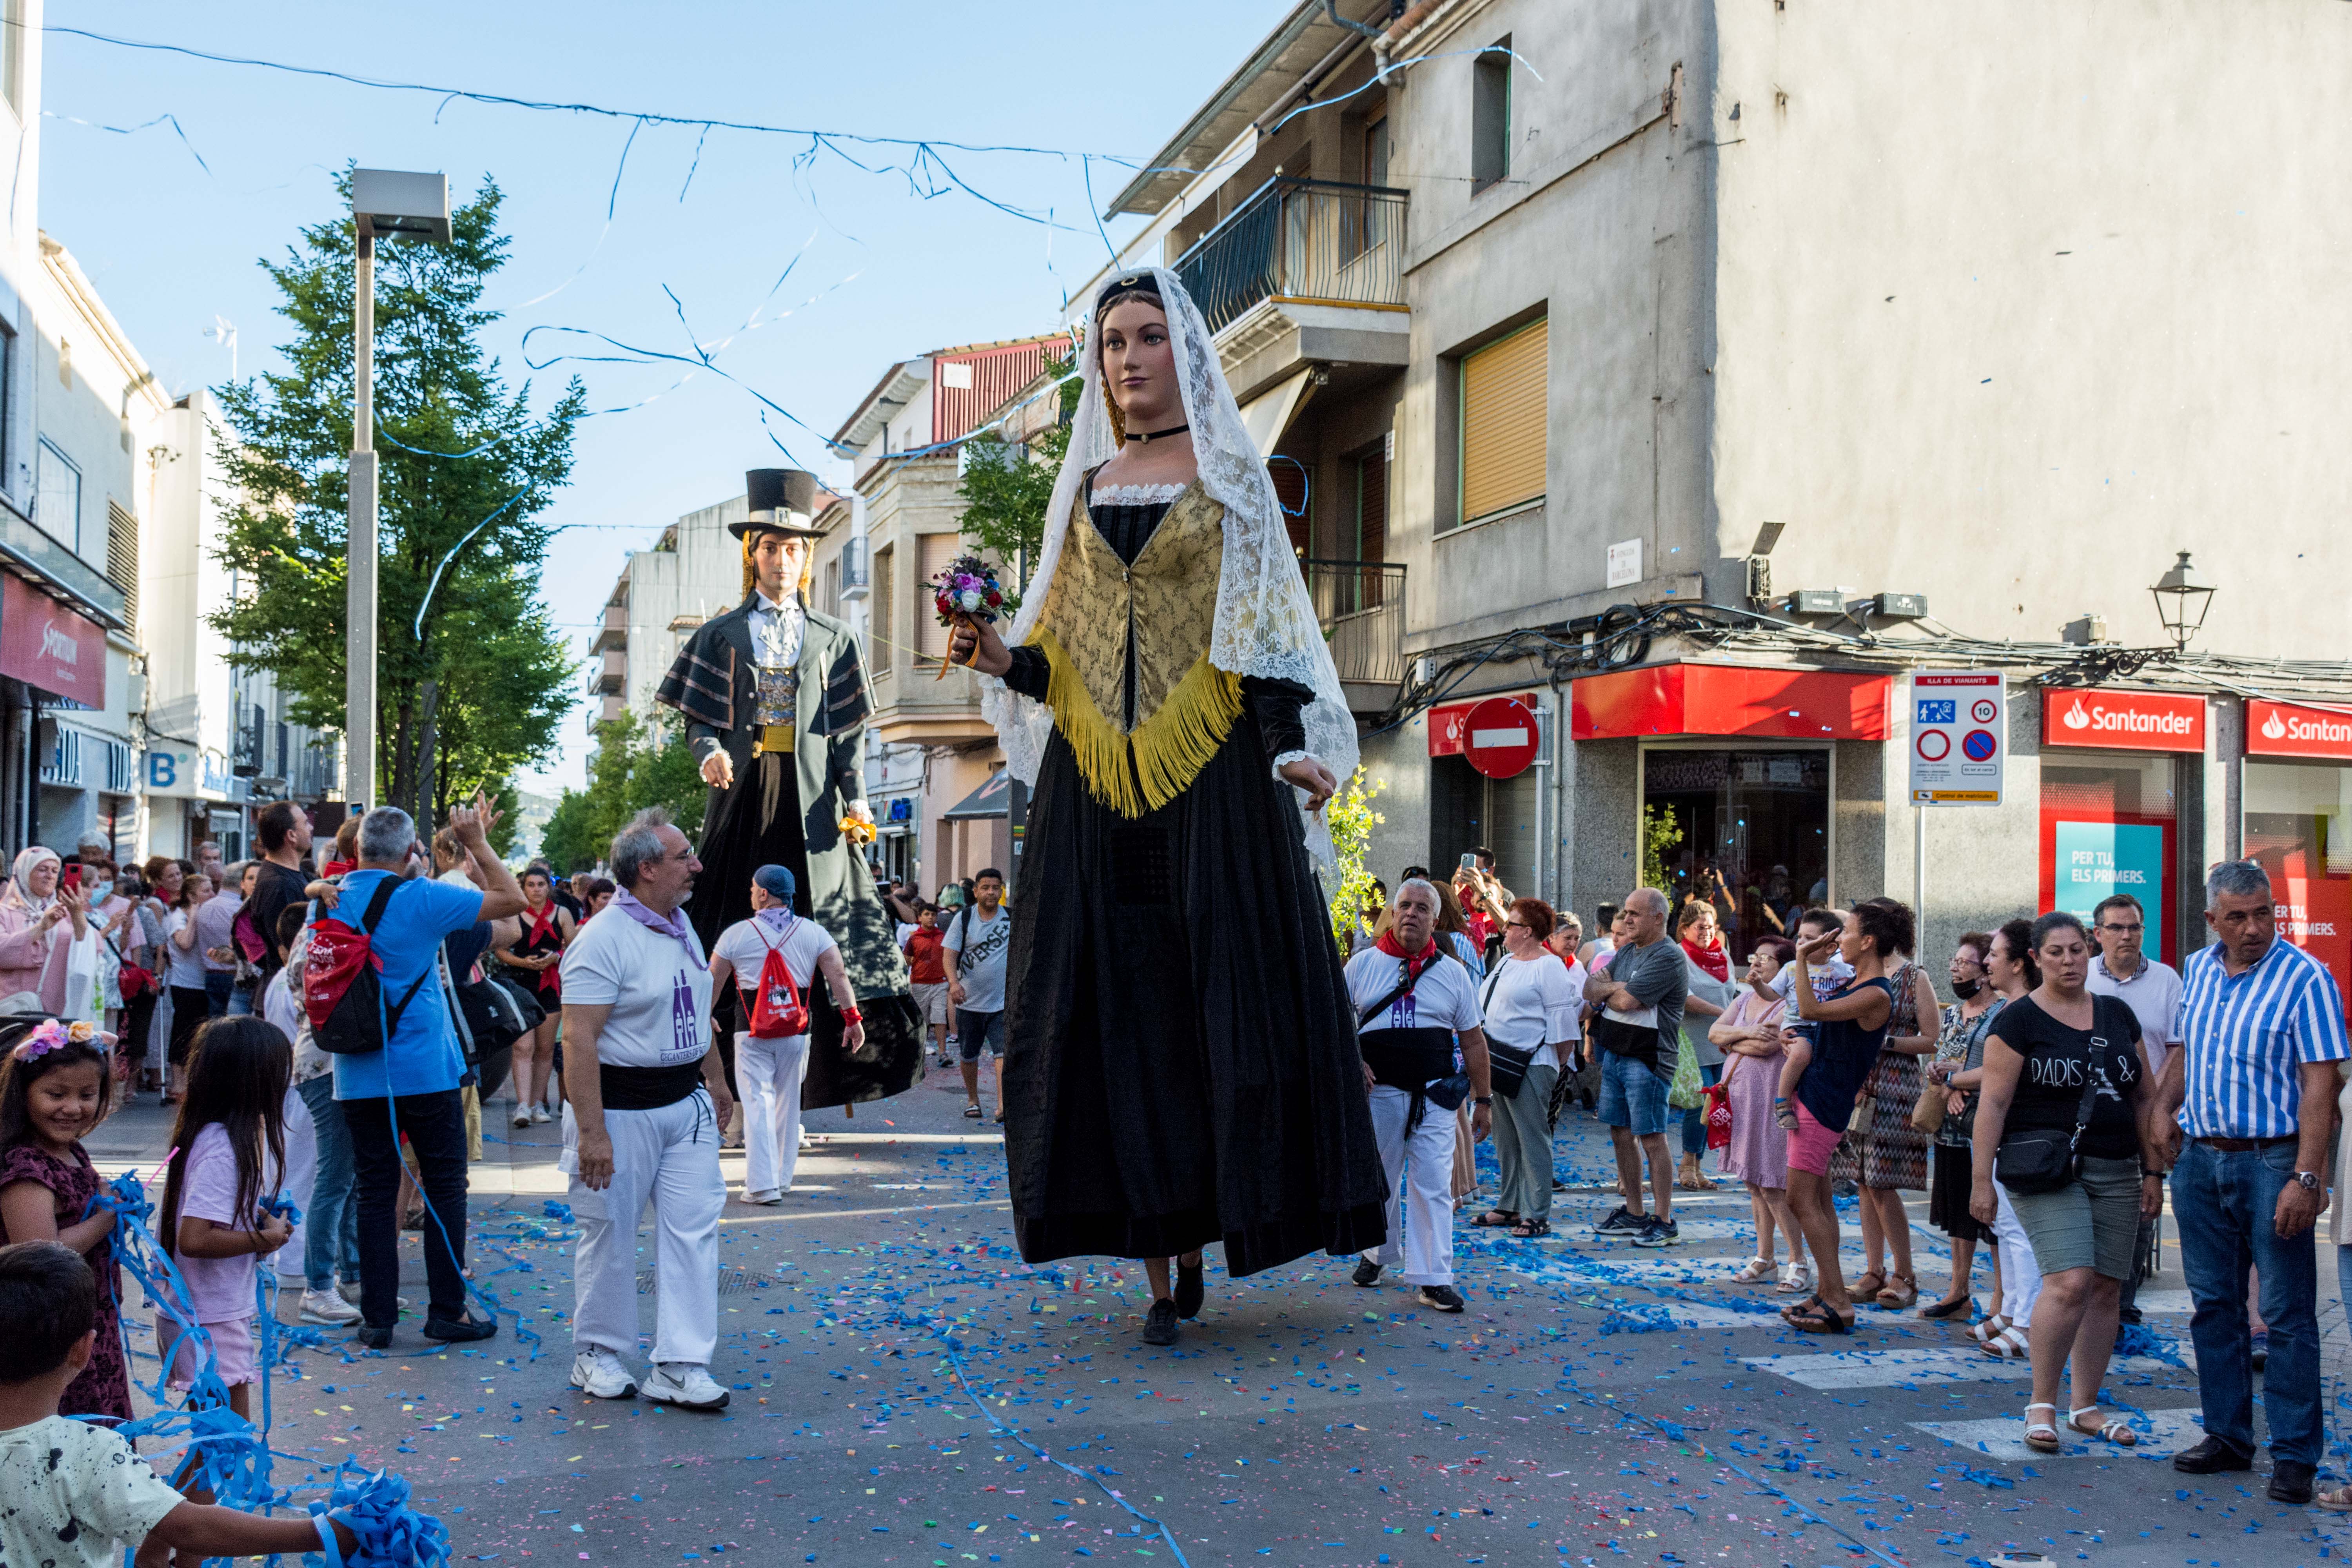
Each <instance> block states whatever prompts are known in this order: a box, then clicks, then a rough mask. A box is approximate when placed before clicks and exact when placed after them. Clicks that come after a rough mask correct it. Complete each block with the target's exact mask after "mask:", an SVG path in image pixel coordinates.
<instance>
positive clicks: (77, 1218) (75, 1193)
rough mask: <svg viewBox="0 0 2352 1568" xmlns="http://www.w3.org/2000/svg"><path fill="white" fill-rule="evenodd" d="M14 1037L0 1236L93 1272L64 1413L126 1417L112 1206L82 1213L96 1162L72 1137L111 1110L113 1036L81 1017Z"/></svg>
mask: <svg viewBox="0 0 2352 1568" xmlns="http://www.w3.org/2000/svg"><path fill="white" fill-rule="evenodd" d="M10 1032H13V1033H14V1034H15V1035H16V1038H15V1040H14V1042H13V1044H12V1045H10V1046H9V1047H7V1049H6V1053H5V1056H0V1243H13V1242H19V1241H56V1242H61V1243H63V1244H64V1245H65V1246H67V1247H71V1248H72V1249H73V1250H74V1251H76V1252H78V1253H79V1254H81V1256H82V1258H84V1259H85V1260H86V1261H87V1262H88V1263H89V1268H90V1272H91V1273H92V1274H93V1275H95V1276H96V1277H97V1279H98V1322H97V1329H98V1337H97V1340H96V1342H94V1344H93V1345H92V1348H91V1351H90V1357H89V1365H88V1366H86V1367H84V1368H83V1369H82V1371H81V1373H80V1374H79V1375H78V1376H77V1377H75V1378H74V1380H73V1381H72V1382H71V1383H69V1384H67V1385H66V1391H65V1394H64V1397H63V1399H62V1401H61V1404H62V1406H63V1408H64V1410H65V1412H66V1414H68V1415H106V1416H111V1417H113V1418H114V1419H116V1420H121V1421H128V1420H130V1419H131V1373H130V1369H129V1368H128V1366H127V1365H125V1363H124V1362H123V1359H122V1328H121V1303H122V1287H121V1276H120V1274H119V1272H118V1271H117V1269H116V1268H115V1264H114V1243H113V1239H112V1236H113V1231H114V1212H113V1211H112V1210H111V1209H100V1210H98V1211H97V1212H95V1213H94V1214H90V1215H89V1218H87V1219H85V1218H83V1217H82V1216H83V1215H84V1214H86V1213H89V1200H90V1199H91V1198H92V1197H93V1196H95V1195H96V1194H97V1192H98V1188H99V1176H98V1168H97V1167H96V1166H95V1165H93V1164H91V1163H90V1159H89V1153H88V1152H86V1151H85V1150H84V1149H83V1148H82V1146H81V1141H82V1140H83V1139H84V1138H87V1137H89V1134H90V1132H91V1131H92V1130H94V1129H95V1128H96V1127H97V1126H98V1124H99V1123H100V1122H101V1121H105V1120H106V1117H107V1113H108V1112H109V1111H110V1110H113V1108H114V1106H113V1099H114V1074H113V1072H112V1071H111V1068H112V1066H113V1064H112V1062H111V1061H110V1059H109V1057H108V1047H110V1046H111V1045H112V1044H113V1037H112V1036H110V1035H104V1034H100V1033H99V1032H98V1031H97V1030H96V1029H95V1028H93V1027H92V1026H90V1025H89V1024H87V1023H79V1024H70V1025H68V1024H62V1023H59V1022H58V1020H57V1019H55V1018H48V1019H44V1020H42V1021H41V1022H40V1023H38V1024H37V1025H35V1026H32V1027H31V1028H29V1029H27V1028H25V1027H24V1026H22V1025H21V1024H18V1025H15V1026H9V1028H8V1029H0V1040H5V1039H6V1037H7V1035H8V1033H10Z"/></svg>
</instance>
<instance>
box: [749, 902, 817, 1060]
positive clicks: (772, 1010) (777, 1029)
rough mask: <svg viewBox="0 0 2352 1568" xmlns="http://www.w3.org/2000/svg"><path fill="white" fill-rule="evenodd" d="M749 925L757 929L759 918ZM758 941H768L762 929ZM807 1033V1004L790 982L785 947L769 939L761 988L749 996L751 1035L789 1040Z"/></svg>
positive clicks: (762, 964) (761, 1038)
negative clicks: (785, 959) (785, 960)
mask: <svg viewBox="0 0 2352 1568" xmlns="http://www.w3.org/2000/svg"><path fill="white" fill-rule="evenodd" d="M752 925H753V929H755V930H758V929H759V922H758V921H753V922H752ZM760 940H761V942H768V933H767V932H766V931H764V930H761V931H760ZM808 1032H809V1010H808V1005H807V1004H806V1003H804V1002H803V1001H802V1000H801V988H800V987H799V986H798V985H795V984H793V971H792V966H791V965H789V964H787V963H785V962H784V950H783V949H782V948H781V947H778V946H777V945H776V944H775V943H774V942H768V956H767V957H766V958H764V959H761V961H760V988H759V990H758V991H756V992H754V993H753V994H752V996H751V1037H752V1038H753V1039H755V1040H788V1039H790V1038H792V1037H793V1036H794V1035H805V1034H807V1033H808Z"/></svg>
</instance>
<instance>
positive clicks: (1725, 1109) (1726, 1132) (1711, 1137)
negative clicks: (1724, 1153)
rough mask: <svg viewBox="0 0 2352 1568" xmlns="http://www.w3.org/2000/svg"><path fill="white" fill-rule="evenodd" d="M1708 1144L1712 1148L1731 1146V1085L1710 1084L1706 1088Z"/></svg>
mask: <svg viewBox="0 0 2352 1568" xmlns="http://www.w3.org/2000/svg"><path fill="white" fill-rule="evenodd" d="M1706 1146H1707V1147H1708V1148H1710V1149H1728V1148H1730V1147H1731V1086H1730V1085H1728V1084H1721V1083H1717V1084H1709V1085H1708V1086H1707V1088H1706Z"/></svg>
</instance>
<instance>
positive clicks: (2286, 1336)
mask: <svg viewBox="0 0 2352 1568" xmlns="http://www.w3.org/2000/svg"><path fill="white" fill-rule="evenodd" d="M2205 923H2206V924H2207V925H2208V926H2210V928H2212V931H2213V936H2214V941H2213V943H2212V945H2211V946H2210V947H2207V948H2205V949H2203V950H2202V951H2200V952H2196V953H2192V954H2191V955H2190V956H2189V963H2188V964H2187V966H2186V972H2185V973H2183V975H2182V976H2181V998H2180V1023H2179V1029H2178V1030H2176V1031H2175V1033H2176V1035H2177V1037H2178V1038H2179V1044H2180V1048H2179V1049H2178V1050H2176V1051H2174V1052H2172V1053H2171V1055H2170V1057H2169V1058H2168V1059H2167V1060H2166V1062H2165V1064H2164V1074H2163V1077H2162V1079H2160V1080H2159V1083H2158V1101H2157V1103H2158V1106H2159V1107H2161V1108H2163V1109H2164V1110H2167V1111H2168V1112H2170V1113H2172V1114H2173V1115H2174V1117H2175V1125H2174V1126H2172V1127H2170V1128H2168V1129H2166V1132H2167V1135H2168V1142H2170V1144H2171V1146H2172V1147H2173V1148H2174V1149H2175V1150H2177V1151H2178V1152H2177V1154H2176V1155H2175V1163H2174V1165H2173V1167H2172V1209H2173V1215H2174V1217H2175V1218H2176V1220H2177V1221H2178V1222H2179V1228H2180V1264H2181V1272H2182V1273H2183V1274H2184V1275H2186V1276H2187V1278H2188V1280H2189V1295H2190V1297H2191V1298H2192V1299H2194V1300H2195V1302H2196V1305H2197V1315H2196V1316H2195V1317H2194V1318H2193V1319H2192V1320H2190V1322H2189V1335H2190V1337H2191V1339H2192V1340H2194V1342H2196V1346H2197V1389H2198V1394H2199V1396H2200V1400H2201V1402H2202V1403H2203V1405H2204V1426H2205V1432H2206V1437H2205V1440H2204V1441H2203V1442H2201V1443H2200V1444H2198V1445H2197V1446H2196V1447H2193V1448H2190V1449H2189V1450H2188V1451H2187V1452H2185V1453H2181V1454H2178V1455H2176V1456H2174V1458H2173V1461H2172V1465H2173V1468H2175V1469H2178V1470H2184V1471H2186V1472H2188V1473H2189V1474H2190V1475H2200V1476H2201V1475H2211V1474H2214V1473H2216V1472H2219V1471H2223V1470H2251V1469H2252V1468H2253V1464H2254V1400H2253V1386H2254V1384H2253V1378H2254V1373H2253V1359H2252V1340H2251V1338H2250V1336H2249V1334H2248V1332H2247V1325H2246V1285H2247V1280H2246V1276H2247V1270H2248V1269H2249V1268H2252V1270H2253V1271H2254V1273H2255V1274H2256V1275H2258V1276H2259V1278H2260V1279H2261V1282H2262V1284H2261V1288H2262V1310H2263V1321H2265V1322H2267V1323H2268V1324H2269V1325H2270V1359H2269V1364H2268V1365H2267V1366H2266V1367H2265V1368H2264V1369H2263V1415H2265V1416H2266V1417H2267V1418H2268V1420H2269V1423H2270V1432H2271V1484H2270V1495H2271V1497H2272V1498H2273V1500H2277V1501H2279V1502H2284V1503H2291V1504H2297V1505H2300V1504H2303V1503H2307V1502H2309V1501H2310V1500H2311V1480H2312V1476H2313V1474H2314V1472H2315V1469H2316V1468H2317V1466H2318V1463H2319V1458H2320V1455H2321V1452H2322V1446H2323V1433H2322V1426H2321V1418H2322V1411H2321V1407H2320V1400H2319V1326H2318V1321H2317V1303H2318V1257H2317V1253H2316V1249H2315V1243H2314V1237H2313V1233H2312V1227H2313V1226H2314V1224H2315V1222H2316V1221H2317V1220H2318V1218H2319V1215H2320V1212H2321V1210H2323V1209H2325V1208H2326V1206H2327V1140H2328V1135H2329V1133H2330V1132H2331V1131H2333V1130H2334V1128H2335V1121H2336V1062H2337V1061H2339V1060H2340V1059H2342V1058H2344V1057H2345V1056H2347V1054H2352V1051H2348V1050H2347V1045H2346V1040H2345V1032H2344V1003H2343V998H2342V997H2341V995H2339V994H2338V993H2337V992H2336V982H2335V981H2334V980H2333V979H2331V978H2330V977H2329V975H2328V973H2327V971H2326V969H2324V968H2322V967H2321V966H2320V963H2319V961H2318V960H2316V959H2315V958H2313V957H2312V956H2311V955H2310V954H2309V953H2306V952H2304V951H2303V950H2302V949H2300V948H2297V947H2295V946H2294V945H2293V944H2292V943H2289V942H2281V941H2279V940H2278V921H2277V908H2276V905H2275V904H2274V903H2273V901H2272V893H2271V879H2270V876H2269V874H2268V873H2267V872H2265V871H2264V870H2263V868H2262V867H2260V866H2258V865H2256V864H2255V863H2254V862H2253V861H2252V860H2231V861H2227V862H2224V863H2223V864H2221V865H2220V866H2217V867H2215V868H2213V870H2212V872H2211V873H2210V875H2208V876H2207V878H2206V879H2205Z"/></svg>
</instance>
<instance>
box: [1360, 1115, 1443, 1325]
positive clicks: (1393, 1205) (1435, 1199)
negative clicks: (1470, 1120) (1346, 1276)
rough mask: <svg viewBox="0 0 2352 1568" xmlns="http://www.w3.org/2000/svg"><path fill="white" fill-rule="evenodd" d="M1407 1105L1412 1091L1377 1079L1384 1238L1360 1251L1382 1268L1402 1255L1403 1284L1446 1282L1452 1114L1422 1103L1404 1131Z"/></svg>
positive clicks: (1375, 1132)
mask: <svg viewBox="0 0 2352 1568" xmlns="http://www.w3.org/2000/svg"><path fill="white" fill-rule="evenodd" d="M1411 1109H1412V1096H1411V1095H1409V1094H1407V1093H1406V1092H1405V1091H1404V1090H1402V1089H1391V1088H1390V1087H1389V1086H1388V1085H1387V1084H1379V1085H1376V1086H1375V1087H1374V1088H1373V1089H1372V1138H1373V1140H1374V1142H1377V1143H1378V1144H1379V1145H1380V1151H1381V1170H1382V1171H1383V1172H1385V1173H1387V1175H1388V1193H1389V1214H1388V1219H1389V1238H1388V1239H1387V1240H1386V1241H1384V1242H1382V1243H1381V1245H1380V1246H1379V1247H1366V1248H1365V1249H1364V1256H1365V1257H1366V1258H1369V1259H1370V1260H1371V1261H1372V1262H1374V1263H1377V1264H1379V1265H1380V1266H1381V1268H1394V1267H1395V1265H1396V1264H1397V1263H1398V1262H1399V1261H1402V1263H1403V1264H1404V1267H1403V1268H1402V1269H1400V1270H1398V1273H1397V1278H1398V1279H1402V1280H1403V1281H1404V1282H1405V1283H1406V1284H1408V1285H1451V1284H1453V1283H1454V1123H1455V1117H1454V1112H1452V1111H1450V1110H1445V1109H1444V1108H1443V1107H1441V1106H1435V1105H1426V1104H1425V1105H1424V1106H1423V1109H1422V1114H1421V1125H1420V1126H1418V1127H1416V1128H1414V1129H1413V1130H1412V1134H1411V1136H1407V1135H1406V1132H1405V1130H1404V1122H1405V1113H1406V1112H1407V1111H1408V1110H1411ZM1400 1177H1401V1178H1402V1182H1403V1186H1404V1196H1403V1199H1402V1205H1400V1203H1399V1199H1398V1195H1397V1186H1398V1182H1399V1179H1400ZM1400 1206H1402V1215H1400V1213H1399V1210H1400ZM1400 1217H1402V1221H1403V1223H1402V1224H1399V1223H1398V1221H1399V1219H1400Z"/></svg>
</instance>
